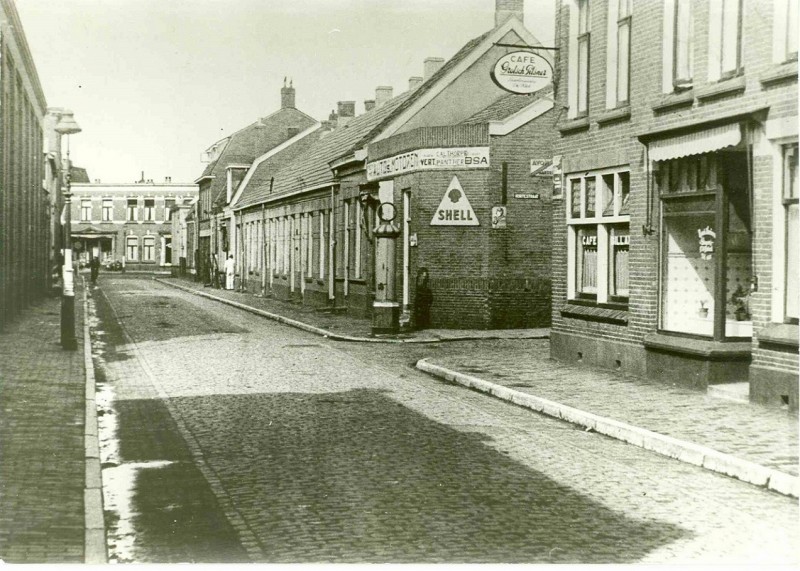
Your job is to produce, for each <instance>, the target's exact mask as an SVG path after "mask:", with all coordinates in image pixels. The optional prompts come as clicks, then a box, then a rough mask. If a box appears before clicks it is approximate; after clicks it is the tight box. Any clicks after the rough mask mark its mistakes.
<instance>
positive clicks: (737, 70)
mask: <svg viewBox="0 0 800 571" xmlns="http://www.w3.org/2000/svg"><path fill="white" fill-rule="evenodd" d="M721 2H722V21H721V23H720V58H719V65H720V67H719V77H720V79H722V80H725V79H730V78H732V77H736V76H737V75H741V74H742V72H743V71H744V69H743V65H742V22H743V17H742V11H743V7H744V6H743V4H744V0H721ZM730 3H733V4H735V5H736V24H735V25H736V35H735V37H736V40H735V45H734V47H733V48H732V49H733V51H734V57H735V60H736V63H735V65H734V67H733V68H732V69H726V68H725V59H726V57H725V56H726V53H727V51H728V50H729V49H730V48H728V46H727V44H726V27H725V24H726V22H728V20H727V19H726V14H729V13H730Z"/></svg>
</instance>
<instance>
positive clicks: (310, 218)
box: [306, 212, 314, 278]
mask: <svg viewBox="0 0 800 571" xmlns="http://www.w3.org/2000/svg"><path fill="white" fill-rule="evenodd" d="M313 262H314V213H313V212H309V213H308V214H307V215H306V277H308V278H310V277H312V276H313V275H314V274H313V269H314V263H313Z"/></svg>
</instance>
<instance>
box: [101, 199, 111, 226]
mask: <svg viewBox="0 0 800 571" xmlns="http://www.w3.org/2000/svg"><path fill="white" fill-rule="evenodd" d="M113 219H114V201H113V200H112V199H110V198H104V199H103V222H111V221H112V220H113Z"/></svg>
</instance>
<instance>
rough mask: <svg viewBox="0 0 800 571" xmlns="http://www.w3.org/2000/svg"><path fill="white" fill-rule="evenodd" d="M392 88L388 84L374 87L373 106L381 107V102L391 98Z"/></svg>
mask: <svg viewBox="0 0 800 571" xmlns="http://www.w3.org/2000/svg"><path fill="white" fill-rule="evenodd" d="M393 93H394V89H393V88H392V87H391V86H390V85H381V86H379V87H376V88H375V107H378V108H380V107H383V104H384V103H386V102H387V101H389V100H390V99H391V98H392V94H393Z"/></svg>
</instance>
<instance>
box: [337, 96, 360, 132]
mask: <svg viewBox="0 0 800 571" xmlns="http://www.w3.org/2000/svg"><path fill="white" fill-rule="evenodd" d="M336 115H337V116H338V119H337V126H338V127H344V126H345V125H347V123H349V122H350V120H351V119H352V118H353V117H355V116H356V102H355V101H339V102H338V103H337V113H336Z"/></svg>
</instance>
